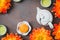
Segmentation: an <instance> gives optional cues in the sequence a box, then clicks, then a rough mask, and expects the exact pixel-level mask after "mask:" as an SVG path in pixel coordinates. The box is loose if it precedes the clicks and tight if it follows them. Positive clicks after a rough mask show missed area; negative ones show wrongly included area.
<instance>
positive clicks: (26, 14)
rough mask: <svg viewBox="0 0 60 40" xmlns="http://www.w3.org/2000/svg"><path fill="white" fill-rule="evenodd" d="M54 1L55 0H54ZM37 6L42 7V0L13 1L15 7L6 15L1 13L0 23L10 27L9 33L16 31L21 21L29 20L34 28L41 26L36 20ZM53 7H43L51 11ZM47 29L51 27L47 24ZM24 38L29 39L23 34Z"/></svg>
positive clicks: (55, 19) (55, 21)
mask: <svg viewBox="0 0 60 40" xmlns="http://www.w3.org/2000/svg"><path fill="white" fill-rule="evenodd" d="M52 2H54V0H53V1H52ZM36 7H40V8H43V7H41V5H40V0H24V1H23V2H21V3H13V8H12V9H11V10H10V12H8V13H7V14H5V15H2V14H0V24H4V25H6V26H7V28H8V33H10V32H13V33H16V27H17V24H18V22H20V21H24V20H25V21H28V22H29V23H30V25H31V26H32V28H36V27H40V26H41V25H39V24H38V23H37V21H36V13H37V10H36ZM51 8H52V6H51V7H49V8H43V9H47V10H50V11H51ZM59 21H60V19H58V18H55V17H54V19H53V22H52V23H53V24H54V23H58V22H59ZM45 28H46V29H49V27H48V26H45ZM22 37H23V39H24V40H29V38H28V35H27V36H26V37H24V36H22ZM0 38H1V37H0Z"/></svg>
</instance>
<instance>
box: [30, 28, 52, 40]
mask: <svg viewBox="0 0 60 40" xmlns="http://www.w3.org/2000/svg"><path fill="white" fill-rule="evenodd" d="M29 38H30V40H53V39H52V37H51V36H50V31H49V30H46V29H45V28H43V27H42V28H37V29H33V31H32V33H31V34H30V36H29Z"/></svg>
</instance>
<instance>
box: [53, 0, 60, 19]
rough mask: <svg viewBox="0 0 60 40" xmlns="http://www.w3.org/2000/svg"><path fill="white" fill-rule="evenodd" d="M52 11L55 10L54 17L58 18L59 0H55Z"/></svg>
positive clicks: (59, 14) (59, 12) (59, 16)
mask: <svg viewBox="0 0 60 40" xmlns="http://www.w3.org/2000/svg"><path fill="white" fill-rule="evenodd" d="M52 12H55V17H58V18H60V0H56V2H55V3H54V7H53V9H52Z"/></svg>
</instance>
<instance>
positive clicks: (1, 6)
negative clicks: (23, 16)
mask: <svg viewBox="0 0 60 40" xmlns="http://www.w3.org/2000/svg"><path fill="white" fill-rule="evenodd" d="M10 2H11V0H0V13H3V14H5V13H6V12H7V10H8V9H10V6H11V4H10Z"/></svg>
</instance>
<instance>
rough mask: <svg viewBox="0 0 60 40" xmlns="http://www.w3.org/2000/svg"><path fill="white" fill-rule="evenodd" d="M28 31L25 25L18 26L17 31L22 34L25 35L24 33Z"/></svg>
mask: <svg viewBox="0 0 60 40" xmlns="http://www.w3.org/2000/svg"><path fill="white" fill-rule="evenodd" d="M28 30H29V27H28V25H26V24H21V25H20V26H19V31H20V32H22V33H26V32H28Z"/></svg>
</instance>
